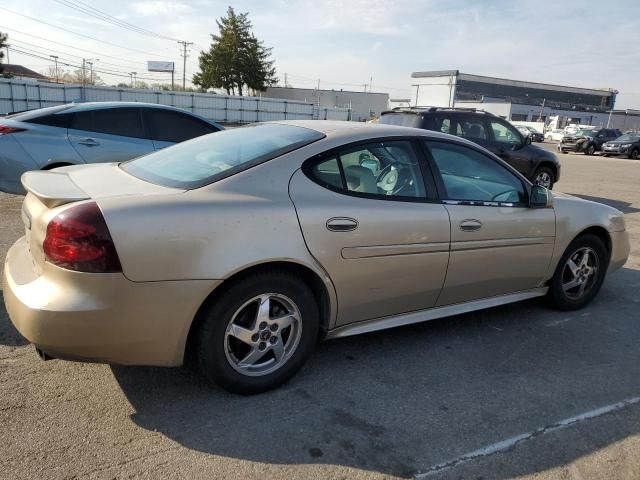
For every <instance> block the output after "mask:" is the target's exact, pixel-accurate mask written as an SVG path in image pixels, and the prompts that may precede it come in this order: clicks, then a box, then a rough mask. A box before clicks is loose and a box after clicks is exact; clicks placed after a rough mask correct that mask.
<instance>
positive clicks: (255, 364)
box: [196, 273, 320, 394]
mask: <svg viewBox="0 0 640 480" xmlns="http://www.w3.org/2000/svg"><path fill="white" fill-rule="evenodd" d="M319 321H320V319H319V315H318V306H317V304H316V301H315V298H314V295H313V293H312V292H311V291H310V289H309V288H308V287H307V286H306V285H305V284H304V283H303V282H301V281H299V279H295V278H293V277H292V276H290V275H287V274H280V273H272V274H257V275H254V276H251V277H246V278H244V279H242V280H240V281H238V282H237V283H235V284H233V285H232V286H231V287H229V288H228V289H227V290H226V291H224V294H223V295H221V296H220V297H219V299H218V301H216V302H215V303H214V304H213V305H212V306H211V307H210V309H209V310H208V311H207V312H205V317H204V320H203V323H202V325H201V328H200V332H199V334H198V338H197V352H196V354H197V359H198V364H199V366H200V370H201V371H202V372H203V373H204V375H205V376H206V377H207V378H208V379H209V380H211V381H213V382H215V383H217V384H218V385H220V386H222V387H223V388H225V389H227V390H229V391H232V392H235V393H241V394H253V393H259V392H263V391H265V390H269V389H272V388H275V387H277V386H279V385H281V384H282V383H284V382H286V381H287V380H289V379H290V378H291V377H292V376H293V375H294V374H295V373H296V372H297V371H298V370H299V369H300V367H302V365H303V364H304V362H305V361H306V359H307V358H308V356H309V355H310V354H311V351H312V350H313V347H314V345H315V343H316V341H317V338H318V332H319Z"/></svg>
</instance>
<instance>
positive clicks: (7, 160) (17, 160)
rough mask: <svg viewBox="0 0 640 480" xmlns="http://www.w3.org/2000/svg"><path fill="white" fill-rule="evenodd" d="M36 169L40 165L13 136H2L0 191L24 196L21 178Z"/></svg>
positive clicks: (0, 142) (0, 146) (0, 143)
mask: <svg viewBox="0 0 640 480" xmlns="http://www.w3.org/2000/svg"><path fill="white" fill-rule="evenodd" d="M36 169H38V165H37V164H36V163H35V162H34V161H33V159H32V158H31V157H30V156H29V154H28V153H27V152H26V151H25V150H24V148H22V146H21V145H20V144H19V143H18V142H17V141H16V139H15V138H13V136H12V135H2V136H0V191H3V192H7V193H16V194H24V193H25V191H24V188H23V187H22V183H20V177H21V176H22V174H23V173H24V172H26V171H29V170H36Z"/></svg>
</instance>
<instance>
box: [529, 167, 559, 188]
mask: <svg viewBox="0 0 640 480" xmlns="http://www.w3.org/2000/svg"><path fill="white" fill-rule="evenodd" d="M554 178H555V175H554V174H553V171H552V170H551V169H550V168H549V167H538V169H537V170H536V173H534V175H533V183H534V184H535V185H540V186H541V187H544V188H548V189H549V190H551V189H552V188H553V182H554Z"/></svg>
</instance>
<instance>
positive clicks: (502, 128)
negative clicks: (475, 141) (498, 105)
mask: <svg viewBox="0 0 640 480" xmlns="http://www.w3.org/2000/svg"><path fill="white" fill-rule="evenodd" d="M487 123H488V124H489V129H488V131H489V135H490V136H491V147H490V148H489V150H490V151H491V152H493V153H495V154H496V155H497V156H498V157H500V158H501V159H503V160H504V161H505V162H507V163H508V164H509V165H511V166H512V167H513V168H515V169H516V170H518V171H519V172H520V173H522V174H523V175H525V176H528V175H530V174H532V173H533V171H532V170H533V158H532V155H531V154H530V152H529V149H528V148H527V145H526V143H525V139H524V138H523V136H522V134H520V132H518V130H517V129H515V128H514V127H512V126H511V125H509V124H508V123H507V122H505V121H503V120H499V119H497V118H491V117H489V118H487Z"/></svg>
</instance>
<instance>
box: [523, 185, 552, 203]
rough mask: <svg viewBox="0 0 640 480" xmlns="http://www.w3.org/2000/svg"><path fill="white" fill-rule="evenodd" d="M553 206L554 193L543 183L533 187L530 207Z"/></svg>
mask: <svg viewBox="0 0 640 480" xmlns="http://www.w3.org/2000/svg"><path fill="white" fill-rule="evenodd" d="M552 206H553V195H551V192H550V191H549V190H547V189H546V188H544V187H543V186H541V185H534V186H533V187H531V194H530V195H529V208H548V207H552Z"/></svg>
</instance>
